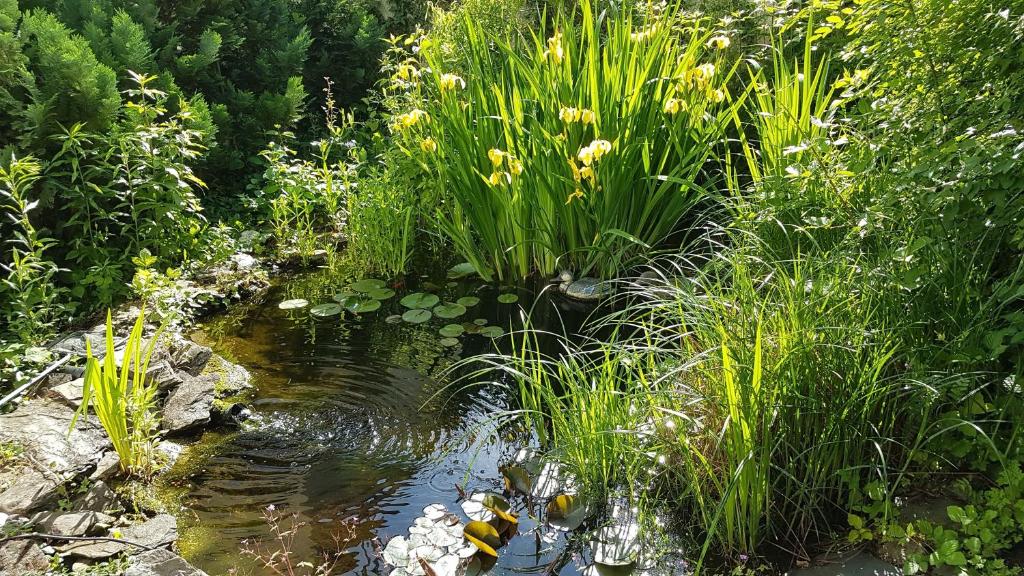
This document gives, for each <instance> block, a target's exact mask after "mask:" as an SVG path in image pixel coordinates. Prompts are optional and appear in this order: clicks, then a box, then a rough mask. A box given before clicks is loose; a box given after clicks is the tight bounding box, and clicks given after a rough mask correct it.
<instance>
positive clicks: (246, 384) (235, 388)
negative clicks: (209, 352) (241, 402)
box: [203, 354, 252, 398]
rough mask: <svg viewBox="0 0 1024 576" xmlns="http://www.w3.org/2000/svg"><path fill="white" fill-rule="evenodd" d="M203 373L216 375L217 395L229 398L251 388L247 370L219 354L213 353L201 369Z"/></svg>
mask: <svg viewBox="0 0 1024 576" xmlns="http://www.w3.org/2000/svg"><path fill="white" fill-rule="evenodd" d="M203 374H204V375H205V374H214V375H216V376H217V387H216V388H217V397H218V398H230V397H231V396H236V395H238V394H240V393H242V392H244V391H246V390H249V389H251V388H252V383H251V381H250V376H249V371H248V370H246V369H245V368H243V367H242V366H239V365H238V364H234V363H231V362H228V361H227V360H225V359H224V358H223V357H222V356H220V355H216V354H215V355H214V356H213V357H212V358H211V359H210V362H209V363H208V364H207V365H206V369H204V370H203Z"/></svg>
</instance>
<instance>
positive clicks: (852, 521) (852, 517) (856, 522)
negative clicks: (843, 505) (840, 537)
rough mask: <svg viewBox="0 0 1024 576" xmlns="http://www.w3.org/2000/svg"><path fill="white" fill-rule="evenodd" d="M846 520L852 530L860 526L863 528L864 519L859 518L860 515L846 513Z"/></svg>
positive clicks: (858, 528)
mask: <svg viewBox="0 0 1024 576" xmlns="http://www.w3.org/2000/svg"><path fill="white" fill-rule="evenodd" d="M846 522H847V523H848V524H849V525H850V526H851V527H852V528H853V529H854V530H860V529H861V528H864V519H863V518H861V517H860V516H857V515H856V514H847V515H846Z"/></svg>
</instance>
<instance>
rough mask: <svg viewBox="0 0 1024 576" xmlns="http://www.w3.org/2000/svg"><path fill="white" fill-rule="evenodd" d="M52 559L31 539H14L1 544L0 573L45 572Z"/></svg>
mask: <svg viewBox="0 0 1024 576" xmlns="http://www.w3.org/2000/svg"><path fill="white" fill-rule="evenodd" d="M49 569H50V559H49V558H47V557H46V554H43V551H42V550H40V549H39V546H38V545H36V543H35V542H32V541H31V540H12V541H11V542H7V543H6V544H0V574H5V575H6V574H11V575H12V576H13V575H15V574H43V573H45V572H47V571H48V570H49Z"/></svg>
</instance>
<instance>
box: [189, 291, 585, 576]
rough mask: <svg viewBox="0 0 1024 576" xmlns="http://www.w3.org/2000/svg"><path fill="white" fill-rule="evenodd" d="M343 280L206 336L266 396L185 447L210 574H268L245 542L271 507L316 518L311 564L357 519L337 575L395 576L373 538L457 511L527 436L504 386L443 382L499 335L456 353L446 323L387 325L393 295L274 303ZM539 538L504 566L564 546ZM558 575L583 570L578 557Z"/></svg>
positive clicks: (201, 559)
mask: <svg viewBox="0 0 1024 576" xmlns="http://www.w3.org/2000/svg"><path fill="white" fill-rule="evenodd" d="M345 283H346V279H344V278H339V277H338V276H336V275H333V274H330V273H323V274H315V275H311V276H306V277H303V278H299V279H295V280H293V281H290V282H287V283H284V284H283V285H281V286H279V287H277V288H275V289H274V290H272V291H271V293H270V294H268V295H267V297H266V298H265V299H264V300H263V301H262V302H259V303H254V304H252V305H249V306H246V307H242V308H237V309H235V310H234V311H232V312H231V313H229V314H227V315H225V316H222V317H220V318H217V319H215V320H213V321H211V322H209V323H207V324H206V325H204V326H203V327H202V328H201V329H200V330H199V331H198V332H197V333H196V334H195V338H196V339H197V340H198V341H200V342H203V343H205V344H208V345H210V346H212V347H213V348H214V349H215V350H216V351H217V352H218V353H221V354H223V355H225V356H227V357H228V358H230V359H231V360H233V361H235V362H238V363H240V364H242V365H243V366H245V367H246V368H248V369H249V370H250V372H252V374H253V377H254V383H255V384H256V385H257V386H258V389H259V392H258V394H257V397H256V400H255V402H254V417H253V419H252V421H251V422H250V423H248V425H247V426H246V428H245V429H244V430H243V431H240V432H237V433H232V434H227V433H223V432H208V433H207V434H206V435H205V436H204V437H203V438H202V440H201V441H200V442H199V444H198V445H197V447H195V448H193V449H192V450H191V452H190V455H191V460H192V465H191V466H184V465H183V466H182V470H184V472H182V474H183V476H184V478H183V479H182V482H183V483H184V484H185V486H186V490H187V494H186V497H185V499H184V504H185V506H186V510H185V511H183V513H182V514H181V515H180V518H179V520H180V528H181V532H182V539H181V547H182V552H183V554H184V555H185V556H186V557H187V558H188V559H189V560H190V561H192V562H193V563H194V564H196V565H197V566H199V567H200V568H202V569H204V570H206V571H207V572H209V573H210V574H215V575H216V574H227V573H229V571H230V570H231V569H233V568H237V569H238V572H239V573H240V574H246V573H251V574H255V575H261V574H267V573H269V572H266V571H261V570H260V569H259V568H258V567H257V566H255V565H254V563H253V561H252V560H251V559H248V558H245V557H243V556H241V555H240V554H239V544H240V542H241V541H243V540H245V539H251V538H261V537H266V536H267V528H266V525H265V523H264V519H263V517H262V511H263V509H264V508H266V507H267V506H270V505H273V506H275V507H276V508H277V509H279V510H284V511H287V512H289V513H297V514H298V515H299V519H300V520H301V521H303V522H306V523H307V524H306V526H304V527H303V528H302V529H301V530H300V532H299V534H298V536H297V538H296V544H295V548H294V550H293V551H294V552H295V554H296V557H299V558H303V559H305V558H313V557H317V556H318V555H319V553H320V551H321V550H323V549H324V548H330V547H331V546H332V542H333V537H332V532H334V531H336V530H338V528H339V527H340V526H341V523H342V522H343V521H345V520H346V519H349V518H355V523H354V527H355V538H354V540H353V541H352V542H351V543H350V546H351V547H350V549H349V556H348V558H347V559H346V560H347V561H346V562H343V563H342V564H341V565H339V570H338V571H337V572H336V573H351V574H386V573H387V572H388V569H387V568H386V567H385V566H383V565H382V563H381V561H380V560H379V559H378V558H377V554H376V553H375V551H374V546H373V539H374V537H377V538H379V539H380V540H381V541H386V540H387V539H388V538H389V537H391V536H394V535H397V534H401V533H404V532H405V530H406V529H407V528H408V526H409V524H410V523H411V522H412V521H413V520H414V519H415V518H416V517H417V516H419V515H420V513H421V511H422V509H423V508H424V507H425V506H427V505H428V504H431V503H434V502H441V503H444V504H445V505H446V506H448V508H449V509H451V510H458V504H457V503H456V497H457V492H456V490H455V488H454V486H455V485H456V484H460V485H461V484H463V483H466V484H467V485H468V488H469V489H470V490H474V489H481V490H483V489H489V490H500V483H499V481H498V477H497V463H498V461H499V459H502V458H504V457H508V456H509V455H510V454H511V453H514V452H515V451H516V450H517V449H518V448H519V446H520V445H521V443H522V438H518V439H517V438H515V437H514V436H515V432H514V431H510V430H501V431H500V432H499V431H497V429H496V428H495V426H493V425H491V418H493V416H494V414H495V413H497V412H500V411H502V410H505V409H506V408H509V398H507V397H506V396H505V395H504V393H503V392H502V390H501V389H500V388H497V387H495V388H489V389H485V390H480V389H475V390H455V389H451V390H446V389H444V388H443V387H442V385H441V384H440V383H439V381H438V375H439V374H440V373H441V372H442V371H443V370H445V369H447V368H448V367H450V366H451V364H452V362H454V361H455V360H457V359H458V358H459V357H460V356H463V355H465V354H472V353H476V352H481V351H488V350H490V349H492V347H493V345H494V344H493V343H492V341H491V340H490V339H489V338H485V337H482V336H479V335H466V336H462V337H461V338H460V345H459V346H455V347H445V346H442V345H441V344H440V336H439V335H438V333H437V330H438V329H439V328H440V327H441V326H443V325H444V324H448V323H450V322H452V321H451V320H438V319H435V320H433V321H431V322H428V323H426V324H422V325H417V326H412V325H409V324H405V323H401V324H389V323H387V322H385V321H384V319H385V318H386V317H387V316H388V315H389V314H393V313H395V312H396V311H400V310H401V307H400V305H399V304H398V297H396V298H394V299H392V300H390V301H388V302H386V303H385V305H384V307H382V308H381V309H380V310H379V311H377V312H374V313H372V314H368V315H366V316H365V317H362V318H353V317H352V316H351V315H348V316H342V317H339V318H333V319H330V320H327V321H316V320H313V319H311V318H310V317H309V315H308V312H306V311H290V312H286V311H282V310H279V309H278V308H277V303H278V302H279V301H281V300H285V299H289V298H305V299H307V300H309V301H310V302H311V303H312V304H316V303H319V302H326V301H329V299H330V297H331V295H332V294H333V293H334V292H335V291H338V290H339V289H340V287H341V286H344V284H345ZM440 288H441V289H440V290H439V291H438V292H439V293H440V295H441V296H442V299H443V300H446V301H454V300H455V299H456V298H458V297H459V296H463V295H467V294H473V295H479V296H481V298H482V300H483V301H482V303H481V304H480V305H479V306H478V307H476V308H475V309H471V310H470V311H469V312H468V314H467V315H466V316H465V317H463V318H461V319H460V320H461V321H470V320H472V319H475V318H486V319H487V320H488V322H489V323H491V324H497V325H499V326H503V327H504V328H505V329H506V330H508V329H509V328H515V325H514V324H510V321H511V320H514V319H515V318H517V317H518V313H517V311H518V305H500V304H497V303H496V301H495V298H494V297H495V296H496V295H497V293H498V292H497V291H496V290H494V289H486V288H485V289H480V288H478V287H476V286H473V285H468V284H458V285H448V286H443V287H440ZM400 296H401V292H400V293H399V297H400ZM524 300H525V298H524ZM510 435H511V437H508V436H510ZM499 436H506V438H504V439H502V438H499ZM523 528H524V530H525V529H529V522H528V521H527V522H525V523H524V526H523ZM538 545H539V541H537V542H535V540H534V538H533V537H530V538H525V537H521V538H516V539H514V540H513V544H512V545H510V547H509V549H508V553H506V554H504V555H503V557H502V560H501V562H500V563H499V566H498V568H496V569H495V570H494V572H493V573H495V574H502V573H511V572H516V573H518V572H524V571H525V572H545V571H547V570H548V564H550V563H551V562H552V561H553V560H554V559H555V558H556V557H557V556H558V554H556V553H555V551H554V549H553V548H551V547H550V546H549V545H545V546H540V547H539V548H538ZM555 573H562V574H572V573H575V569H574V568H573V567H572V566H571V563H569V565H568V566H566V567H565V568H563V569H561V571H557V570H556V571H555Z"/></svg>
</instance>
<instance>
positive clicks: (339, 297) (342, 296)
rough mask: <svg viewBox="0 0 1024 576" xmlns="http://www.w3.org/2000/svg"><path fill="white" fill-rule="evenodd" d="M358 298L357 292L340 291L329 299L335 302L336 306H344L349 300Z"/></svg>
mask: <svg viewBox="0 0 1024 576" xmlns="http://www.w3.org/2000/svg"><path fill="white" fill-rule="evenodd" d="M358 296H359V293H358V292H353V291H351V290H342V291H341V292H338V293H337V294H335V295H334V296H332V297H331V298H332V299H333V300H334V301H335V302H337V303H338V304H341V305H342V306H344V305H345V303H346V302H348V300H349V299H350V298H353V297H358Z"/></svg>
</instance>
